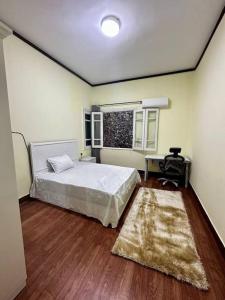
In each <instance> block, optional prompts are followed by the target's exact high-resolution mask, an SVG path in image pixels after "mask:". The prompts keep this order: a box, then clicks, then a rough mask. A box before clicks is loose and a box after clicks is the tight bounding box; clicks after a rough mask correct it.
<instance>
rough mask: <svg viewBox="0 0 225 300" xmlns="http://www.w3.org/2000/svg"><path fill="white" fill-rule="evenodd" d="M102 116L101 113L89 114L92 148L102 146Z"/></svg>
mask: <svg viewBox="0 0 225 300" xmlns="http://www.w3.org/2000/svg"><path fill="white" fill-rule="evenodd" d="M102 121H103V114H102V112H92V113H91V129H92V148H102V146H103V122H102Z"/></svg>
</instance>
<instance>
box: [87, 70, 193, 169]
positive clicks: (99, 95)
mask: <svg viewBox="0 0 225 300" xmlns="http://www.w3.org/2000/svg"><path fill="white" fill-rule="evenodd" d="M192 76H193V73H192V72H189V73H182V74H176V75H170V76H162V77H155V78H149V79H142V80H136V81H129V82H124V83H118V84H110V85H105V86H100V87H94V88H93V90H92V94H91V95H92V98H91V101H92V104H103V103H113V102H114V103H115V102H124V101H135V100H141V99H142V98H151V97H160V96H167V97H169V100H170V106H169V108H167V109H160V116H159V132H158V151H157V152H158V153H167V152H168V150H169V148H170V147H171V146H180V147H181V148H182V153H183V154H190V152H191V151H190V135H189V117H190V83H191V78H192ZM127 107H128V108H129V106H127ZM144 155H146V152H145V153H143V152H138V151H132V150H111V149H103V150H101V158H102V162H103V163H110V164H119V165H122V166H130V167H135V168H137V169H140V170H141V169H144Z"/></svg>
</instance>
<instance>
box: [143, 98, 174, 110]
mask: <svg viewBox="0 0 225 300" xmlns="http://www.w3.org/2000/svg"><path fill="white" fill-rule="evenodd" d="M168 106H169V99H168V97H159V98H150V99H142V108H151V107H161V108H166V107H168Z"/></svg>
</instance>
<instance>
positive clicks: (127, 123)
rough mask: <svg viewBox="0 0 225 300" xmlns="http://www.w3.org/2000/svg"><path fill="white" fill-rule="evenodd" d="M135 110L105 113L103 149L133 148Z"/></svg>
mask: <svg viewBox="0 0 225 300" xmlns="http://www.w3.org/2000/svg"><path fill="white" fill-rule="evenodd" d="M132 141H133V110H129V111H114V112H105V113H103V147H107V148H132Z"/></svg>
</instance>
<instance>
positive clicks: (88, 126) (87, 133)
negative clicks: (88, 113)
mask: <svg viewBox="0 0 225 300" xmlns="http://www.w3.org/2000/svg"><path fill="white" fill-rule="evenodd" d="M85 137H86V139H91V122H85Z"/></svg>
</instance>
